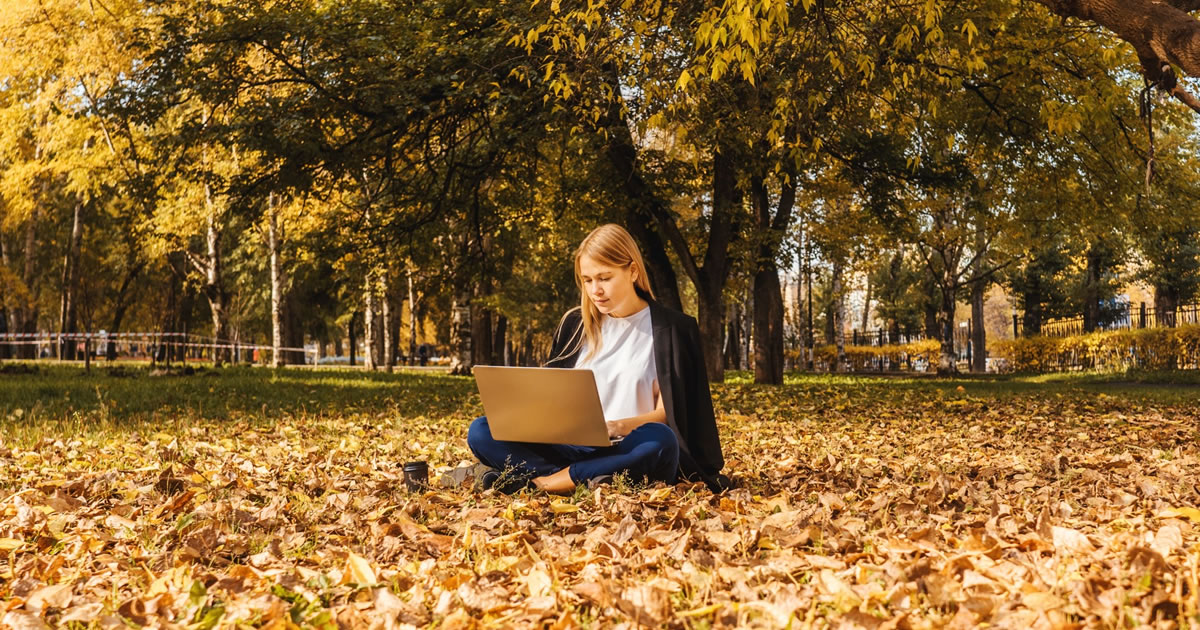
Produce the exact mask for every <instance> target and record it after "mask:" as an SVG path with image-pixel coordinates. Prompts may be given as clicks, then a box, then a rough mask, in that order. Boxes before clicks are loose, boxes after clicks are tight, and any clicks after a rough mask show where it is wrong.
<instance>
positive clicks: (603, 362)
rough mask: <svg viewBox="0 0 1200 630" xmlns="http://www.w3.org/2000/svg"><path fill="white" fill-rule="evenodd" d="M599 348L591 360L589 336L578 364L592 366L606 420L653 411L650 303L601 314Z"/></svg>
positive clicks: (652, 337)
mask: <svg viewBox="0 0 1200 630" xmlns="http://www.w3.org/2000/svg"><path fill="white" fill-rule="evenodd" d="M601 317H602V318H603V320H602V321H601V325H600V340H601V342H600V350H599V351H597V352H596V354H595V356H593V357H592V358H591V360H589V361H585V360H584V358H585V357H587V354H588V342H587V338H586V337H585V338H584V341H583V347H582V349H581V351H580V354H579V362H578V363H576V364H575V367H577V368H586V369H589V370H592V372H593V373H595V375H596V389H597V390H599V392H600V405H601V406H602V407H603V408H604V419H605V420H610V421H611V420H620V419H622V418H629V417H632V416H639V415H641V414H644V413H650V412H651V411H654V381H655V380H656V379H657V378H658V376H657V373H656V372H655V365H654V328H653V326H652V325H651V321H650V307H649V306H647V307H646V308H643V309H642V310H640V311H638V312H636V313H634V314H632V315H630V316H628V317H610V316H608V315H602V316H601Z"/></svg>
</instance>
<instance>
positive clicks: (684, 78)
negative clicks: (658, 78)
mask: <svg viewBox="0 0 1200 630" xmlns="http://www.w3.org/2000/svg"><path fill="white" fill-rule="evenodd" d="M691 82H692V75H691V74H689V73H688V71H687V70H684V71H683V74H680V75H679V80H678V81H676V82H675V89H677V90H687V86H688V84H689V83H691Z"/></svg>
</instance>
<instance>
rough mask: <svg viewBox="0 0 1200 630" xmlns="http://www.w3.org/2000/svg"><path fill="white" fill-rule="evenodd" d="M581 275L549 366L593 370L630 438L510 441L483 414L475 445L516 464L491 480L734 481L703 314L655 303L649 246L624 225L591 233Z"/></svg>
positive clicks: (557, 486)
mask: <svg viewBox="0 0 1200 630" xmlns="http://www.w3.org/2000/svg"><path fill="white" fill-rule="evenodd" d="M575 282H576V284H577V285H578V286H579V290H580V292H581V295H580V306H579V307H577V308H573V309H571V310H570V311H567V313H566V314H565V315H564V316H563V318H562V321H561V322H559V325H558V330H557V331H556V332H555V335H554V344H553V347H552V349H551V353H550V356H551V357H552V358H551V359H550V361H549V362H547V364H546V366H547V367H559V368H587V369H590V370H592V371H593V372H594V373H595V377H596V387H597V389H598V390H599V393H600V402H601V406H602V407H603V410H604V418H605V421H606V423H607V424H608V433H609V435H610V436H612V437H614V438H616V437H623V438H624V439H622V440H621V441H620V442H618V443H617V444H614V445H613V446H609V447H602V448H594V447H586V446H572V445H567V444H533V443H526V442H504V441H499V440H496V439H493V438H492V432H491V430H490V429H489V428H488V422H487V418H486V417H480V418H476V419H475V421H474V422H473V423H472V424H471V428H470V430H469V431H468V432H467V444H468V445H469V446H470V448H471V451H472V452H473V453H474V454H475V456H476V457H477V458H479V461H480V462H482V463H483V464H485V465H487V466H490V467H492V468H493V469H497V470H503V471H506V472H505V474H504V475H503V476H500V475H497V474H496V473H495V472H492V473H490V474H485V475H484V476H483V481H484V485H490V484H491V483H494V481H495V480H496V479H497V477H500V478H501V479H503V480H504V481H503V482H502V484H501V486H500V487H499V489H500V490H502V491H504V492H515V491H517V490H520V489H521V488H524V487H527V486H528V485H530V484H532V485H533V486H535V487H537V488H539V489H541V490H545V491H546V492H552V493H558V494H564V493H570V492H571V491H573V490H574V488H575V486H576V484H581V483H587V482H588V481H590V480H598V479H603V478H606V477H610V476H612V475H615V474H617V473H625V474H627V475H629V477H630V478H632V479H634V480H645V481H647V482H654V481H662V482H664V483H667V484H673V483H675V482H676V480H677V479H678V478H682V479H686V480H703V481H704V482H705V483H707V484H708V486H709V487H710V488H712V489H713V491H714V492H717V491H720V490H723V489H725V488H726V487H728V485H729V478H728V477H726V476H724V475H722V474H720V472H721V468H722V467H723V466H724V457H723V456H722V454H721V441H720V438H719V436H718V435H717V425H716V420H715V418H714V417H713V406H712V397H711V395H710V393H709V389H708V379H707V377H706V373H705V367H704V365H705V364H704V355H703V351H702V350H701V346H700V330H699V328H698V327H697V326H696V320H694V319H692V318H691V317H689V316H687V315H685V314H683V313H680V312H679V311H676V310H673V309H670V308H667V307H665V306H662V305H661V304H659V303H657V302H655V301H654V294H653V293H652V292H651V290H650V282H649V278H648V277H647V274H646V267H645V264H644V263H643V262H642V255H641V252H639V251H638V248H637V245H636V244H635V243H634V241H633V238H632V237H630V235H629V233H628V232H626V231H625V229H624V228H622V227H621V226H619V225H613V224H609V225H602V226H600V227H598V228H596V229H595V230H593V231H592V232H591V233H590V234H588V235H587V237H586V238H584V239H583V242H582V243H580V245H579V249H577V250H576V251H575ZM541 420H542V421H552V419H541Z"/></svg>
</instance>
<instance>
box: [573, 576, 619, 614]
mask: <svg viewBox="0 0 1200 630" xmlns="http://www.w3.org/2000/svg"><path fill="white" fill-rule="evenodd" d="M571 591H572V592H573V593H575V594H576V595H578V596H580V597H582V598H584V599H586V600H588V601H590V602H592V603H593V604H595V605H597V606H600V607H602V608H603V607H607V606H611V605H612V596H611V595H609V593H608V589H606V588H604V586H603V585H601V584H600V583H598V582H580V583H579V584H576V585H575V586H572V587H571Z"/></svg>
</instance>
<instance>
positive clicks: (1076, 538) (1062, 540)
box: [1050, 526, 1095, 553]
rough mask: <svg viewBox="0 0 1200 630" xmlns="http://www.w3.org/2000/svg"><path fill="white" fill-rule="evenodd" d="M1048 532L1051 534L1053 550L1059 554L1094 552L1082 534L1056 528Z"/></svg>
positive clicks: (1072, 530)
mask: <svg viewBox="0 0 1200 630" xmlns="http://www.w3.org/2000/svg"><path fill="white" fill-rule="evenodd" d="M1050 530H1051V532H1052V533H1053V540H1054V548H1055V550H1057V551H1059V552H1065V553H1091V552H1092V551H1094V550H1095V547H1093V546H1092V543H1091V541H1090V540H1088V537H1087V536H1085V535H1084V534H1083V533H1082V532H1079V531H1076V530H1074V529H1069V528H1066V527H1058V526H1054V527H1051V528H1050Z"/></svg>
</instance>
